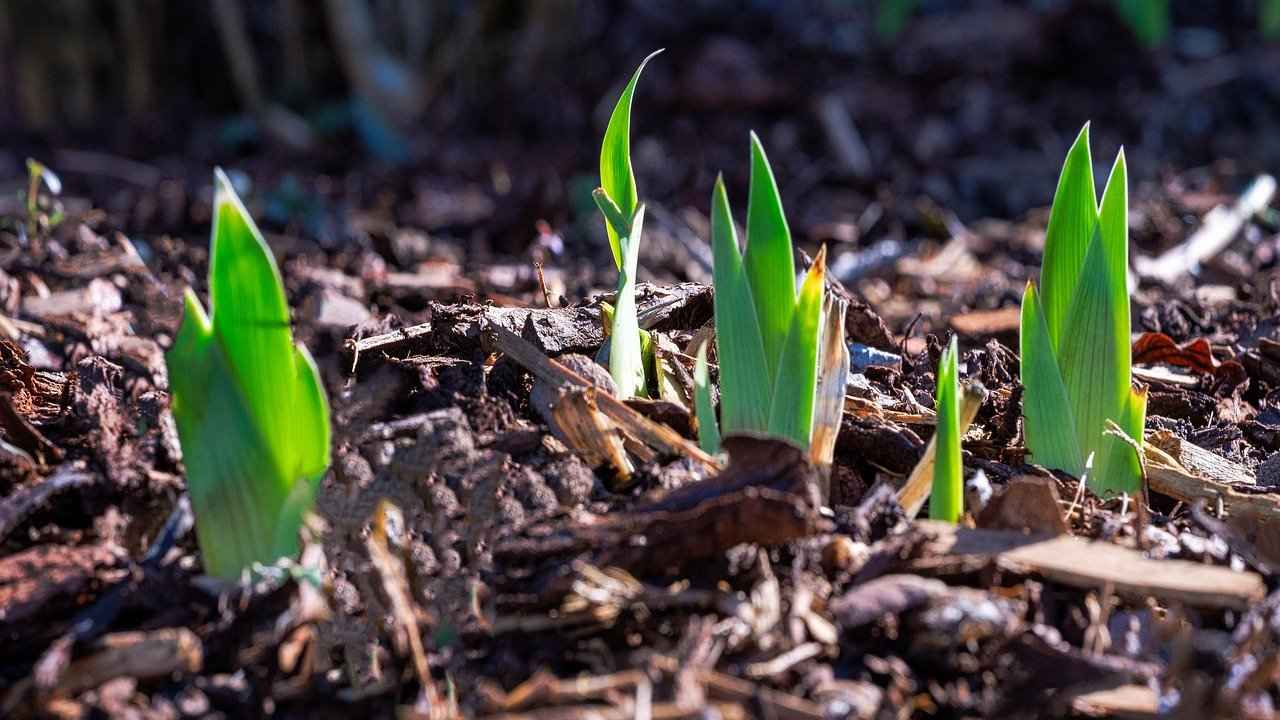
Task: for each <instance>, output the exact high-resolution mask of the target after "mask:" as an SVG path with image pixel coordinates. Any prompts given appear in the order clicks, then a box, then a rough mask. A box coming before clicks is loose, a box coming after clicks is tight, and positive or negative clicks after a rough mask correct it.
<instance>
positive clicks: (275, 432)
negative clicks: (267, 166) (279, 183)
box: [209, 170, 295, 472]
mask: <svg viewBox="0 0 1280 720" xmlns="http://www.w3.org/2000/svg"><path fill="white" fill-rule="evenodd" d="M214 177H215V186H216V187H215V192H214V214H213V241H212V247H211V249H210V253H209V308H210V315H211V320H212V323H213V331H214V334H215V335H216V336H217V339H218V344H219V345H220V346H221V347H222V349H223V351H224V352H225V353H226V354H227V359H228V362H229V365H230V367H231V368H232V370H233V372H234V373H235V375H236V380H237V382H238V384H239V387H240V390H241V392H242V393H243V394H244V397H245V400H246V402H247V404H248V407H249V411H250V412H251V413H252V415H253V417H254V421H255V422H256V423H257V425H258V427H259V428H262V432H263V436H264V438H265V440H266V441H267V444H268V445H269V446H270V447H273V448H281V449H283V448H285V447H287V446H288V445H289V444H290V443H291V436H292V435H293V430H292V421H291V419H290V417H289V408H288V407H287V406H286V405H285V404H284V403H281V402H280V401H279V399H280V393H281V391H282V390H283V389H287V388H292V387H293V384H294V383H293V379H294V377H295V370H294V367H293V363H292V361H291V358H292V357H293V338H292V336H291V334H290V332H289V305H288V303H287V302H286V301H285V297H284V282H283V280H282V279H281V277H280V270H279V268H277V267H276V262H275V258H274V256H272V254H271V249H270V248H269V247H267V244H266V241H265V240H263V238H262V233H261V232H259V231H258V227H257V225H255V224H254V222H253V220H252V218H250V217H249V211H248V210H246V209H245V207H244V205H243V204H242V203H241V202H240V198H239V197H237V196H236V193H235V190H233V189H232V187H231V181H230V180H228V179H227V176H226V174H225V173H223V172H222V171H221V170H215V171H214ZM282 358H284V361H282V360H281V359H282ZM285 469H286V468H285V466H284V463H281V464H280V466H279V470H280V471H281V472H283V471H284V470H285Z"/></svg>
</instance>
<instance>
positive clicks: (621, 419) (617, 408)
mask: <svg viewBox="0 0 1280 720" xmlns="http://www.w3.org/2000/svg"><path fill="white" fill-rule="evenodd" d="M484 328H485V329H484V332H485V335H486V336H488V337H490V338H492V341H493V345H494V346H495V347H496V348H497V349H498V350H501V351H502V352H503V353H505V354H506V355H507V356H508V357H510V358H511V359H512V360H515V361H516V362H517V363H519V364H520V365H521V366H523V367H524V368H525V369H526V370H528V371H529V372H531V373H533V374H534V375H536V376H538V377H540V378H542V379H543V380H545V381H547V382H549V383H551V384H552V385H557V386H559V385H569V386H573V387H579V388H589V387H593V386H592V385H591V383H589V382H587V380H586V378H584V377H582V376H581V375H579V374H578V373H576V372H574V371H572V370H570V369H569V368H567V367H565V366H564V365H562V364H560V363H558V362H556V361H555V360H552V359H551V358H549V357H547V356H546V355H543V354H542V353H541V352H539V351H538V349H537V348H536V347H534V346H533V345H532V344H530V343H529V342H528V341H526V340H525V339H524V338H521V337H520V336H519V335H516V334H515V333H513V332H511V331H510V330H508V329H506V328H504V327H502V326H501V325H498V324H497V323H492V322H486V323H485V324H484ZM595 400H596V407H597V409H599V410H600V412H602V413H604V414H605V415H606V416H608V418H609V419H610V420H613V421H614V422H615V423H617V424H618V425H619V426H620V427H621V428H622V430H623V431H624V432H626V433H628V434H630V435H632V436H634V437H635V438H636V439H638V440H640V441H641V442H644V443H645V444H647V445H649V446H651V447H653V448H655V449H657V450H661V451H663V452H666V453H669V454H671V455H684V456H687V457H690V458H693V459H694V460H696V461H698V462H699V463H702V465H704V466H706V467H707V468H708V469H710V470H720V469H721V466H720V463H719V462H717V461H716V459H715V458H713V457H711V456H710V455H708V454H707V453H705V452H703V451H702V448H699V447H698V446H697V445H695V444H693V443H691V442H689V441H688V440H686V439H684V437H682V436H681V435H680V433H677V432H676V431H675V430H672V429H671V428H669V427H667V426H666V425H661V424H659V423H656V422H653V421H652V420H650V419H649V418H647V417H645V416H644V415H641V414H640V413H638V412H636V411H635V410H632V409H631V408H630V407H628V406H627V405H626V404H625V403H623V402H622V401H621V400H618V399H617V398H615V397H614V396H612V395H610V394H609V393H606V392H603V391H601V390H599V389H598V388H597V389H596V392H595Z"/></svg>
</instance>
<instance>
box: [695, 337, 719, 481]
mask: <svg viewBox="0 0 1280 720" xmlns="http://www.w3.org/2000/svg"><path fill="white" fill-rule="evenodd" d="M693 406H694V411H695V412H696V413H697V415H696V416H697V418H698V446H699V447H701V448H702V449H703V450H704V451H705V452H707V453H708V454H711V455H714V454H716V453H718V452H720V428H719V427H718V426H717V424H716V409H715V405H714V404H713V403H712V402H711V381H710V379H709V378H708V372H707V344H706V343H705V342H704V343H702V344H701V345H699V346H698V355H697V358H696V359H695V360H694V363H693Z"/></svg>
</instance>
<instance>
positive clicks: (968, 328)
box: [951, 305, 1022, 337]
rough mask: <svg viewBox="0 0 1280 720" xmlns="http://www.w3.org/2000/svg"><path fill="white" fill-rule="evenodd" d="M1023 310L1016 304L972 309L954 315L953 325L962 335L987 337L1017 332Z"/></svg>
mask: <svg viewBox="0 0 1280 720" xmlns="http://www.w3.org/2000/svg"><path fill="white" fill-rule="evenodd" d="M1021 321H1022V312H1021V310H1020V309H1019V308H1017V307H1016V306H1012V305H1011V306H1009V307H1003V308H1000V309H998V310H971V311H969V312H966V313H961V314H959V315H955V316H952V318H951V327H952V328H953V329H955V331H956V332H958V333H960V334H961V335H967V336H969V337H985V336H987V335H1002V334H1007V333H1012V332H1016V331H1017V330H1018V324H1019V323H1020V322H1021Z"/></svg>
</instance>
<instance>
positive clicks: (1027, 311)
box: [1020, 125, 1147, 494]
mask: <svg viewBox="0 0 1280 720" xmlns="http://www.w3.org/2000/svg"><path fill="white" fill-rule="evenodd" d="M1128 194H1129V191H1128V183H1127V179H1126V171H1125V161H1124V151H1123V150H1121V151H1120V153H1119V154H1118V155H1117V157H1116V161H1115V165H1114V166H1113V167H1112V170H1111V176H1110V178H1109V179H1108V180H1107V187H1106V189H1105V190H1104V191H1103V193H1102V207H1101V208H1099V207H1098V204H1097V200H1096V195H1095V194H1094V185H1093V160H1092V158H1091V157H1090V153H1089V126H1088V125H1086V126H1085V127H1084V129H1083V130H1081V131H1080V136H1079V137H1078V138H1076V142H1075V144H1074V145H1072V147H1071V150H1070V152H1068V153H1067V160H1066V162H1065V163H1064V164H1063V167H1062V174H1061V176H1060V177H1059V178H1058V190H1057V192H1056V193H1055V195H1054V198H1053V208H1052V209H1051V210H1050V213H1049V227H1048V230H1047V231H1046V234H1045V249H1044V264H1043V266H1042V268H1041V271H1040V282H1041V284H1042V289H1041V291H1040V292H1037V291H1036V287H1035V285H1034V284H1032V283H1028V284H1027V289H1026V292H1025V293H1024V294H1023V296H1022V327H1021V332H1020V345H1021V347H1020V351H1021V355H1022V385H1023V387H1024V397H1023V406H1022V414H1023V418H1024V420H1025V422H1024V425H1023V430H1024V434H1025V436H1026V443H1027V449H1028V450H1030V451H1031V456H1032V460H1033V461H1034V462H1036V463H1039V464H1041V465H1045V466H1048V467H1052V468H1057V469H1060V470H1065V471H1067V472H1069V473H1072V474H1073V475H1076V476H1081V475H1083V473H1084V472H1085V466H1086V462H1087V461H1088V459H1089V458H1090V457H1092V458H1093V462H1092V466H1091V469H1090V471H1089V474H1088V483H1089V485H1090V486H1091V487H1092V488H1093V489H1094V491H1095V492H1098V493H1099V494H1110V493H1120V492H1126V493H1136V492H1137V491H1138V490H1139V489H1140V488H1141V484H1142V474H1141V469H1140V467H1139V465H1138V458H1137V457H1136V456H1135V455H1134V452H1133V448H1132V446H1130V445H1129V444H1128V443H1126V442H1124V441H1123V440H1121V439H1119V438H1116V437H1114V436H1111V435H1105V434H1104V430H1105V425H1106V421H1107V420H1112V421H1114V422H1115V423H1116V424H1117V425H1119V427H1120V428H1121V429H1122V430H1123V431H1124V432H1125V433H1127V434H1128V435H1129V437H1130V438H1132V439H1134V440H1136V441H1137V442H1139V443H1140V442H1142V428H1143V425H1144V423H1145V421H1146V414H1147V396H1146V391H1145V390H1134V389H1133V383H1132V374H1131V367H1130V362H1131V351H1130V346H1129V343H1130V339H1129V290H1128V277H1127V276H1128V266H1129V262H1128V255H1129V226H1128V204H1129V198H1128Z"/></svg>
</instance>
